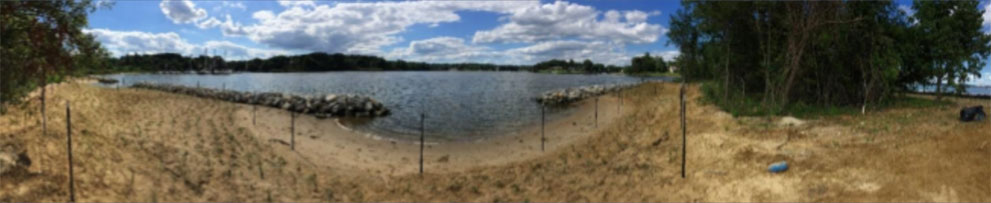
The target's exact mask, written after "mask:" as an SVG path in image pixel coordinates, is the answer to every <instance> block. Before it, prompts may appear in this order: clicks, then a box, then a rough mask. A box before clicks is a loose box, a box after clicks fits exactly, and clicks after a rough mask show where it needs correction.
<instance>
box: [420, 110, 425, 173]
mask: <svg viewBox="0 0 991 203" xmlns="http://www.w3.org/2000/svg"><path fill="white" fill-rule="evenodd" d="M425 118H426V115H425V114H424V113H420V175H421V176H422V175H423V145H424V143H423V142H424V139H423V120H424V119H425Z"/></svg>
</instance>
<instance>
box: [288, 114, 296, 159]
mask: <svg viewBox="0 0 991 203" xmlns="http://www.w3.org/2000/svg"><path fill="white" fill-rule="evenodd" d="M289 135H290V136H289V137H290V138H289V139H290V140H289V149H290V150H293V151H296V112H294V111H289Z"/></svg>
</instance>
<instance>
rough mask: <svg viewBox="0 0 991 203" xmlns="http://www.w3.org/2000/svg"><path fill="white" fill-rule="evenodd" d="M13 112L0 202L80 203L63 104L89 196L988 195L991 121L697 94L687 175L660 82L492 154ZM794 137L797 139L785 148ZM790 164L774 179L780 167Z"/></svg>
mask: <svg viewBox="0 0 991 203" xmlns="http://www.w3.org/2000/svg"><path fill="white" fill-rule="evenodd" d="M50 88H51V89H49V90H50V93H51V98H50V99H49V102H48V105H47V108H48V109H49V111H48V112H47V117H48V118H49V121H48V128H49V131H48V132H49V133H48V134H47V135H42V133H41V127H40V122H38V120H39V119H40V116H39V115H38V113H37V110H38V109H39V106H38V105H39V103H38V102H37V101H36V100H30V101H29V102H28V103H26V104H24V105H21V106H12V107H10V108H9V109H10V111H9V113H8V114H5V115H2V116H0V146H4V147H6V148H11V149H16V150H21V151H24V152H26V154H27V155H28V156H29V157H31V159H32V164H31V166H30V167H29V168H27V169H26V170H24V171H20V172H17V173H12V174H8V175H4V176H0V201H66V200H68V199H67V198H68V185H67V184H68V174H67V172H66V171H67V170H66V165H67V162H66V159H65V157H66V153H65V147H64V146H65V145H64V143H65V132H64V128H63V127H64V126H65V123H64V117H65V111H64V105H65V101H67V100H68V101H71V102H72V107H73V115H72V118H73V123H72V124H73V135H74V136H73V142H74V143H73V144H74V147H73V148H74V149H73V150H74V160H75V161H74V162H75V163H76V164H75V171H76V174H75V177H76V191H77V197H79V200H80V201H234V202H241V201H991V159H989V158H988V157H991V133H989V132H991V131H989V130H991V123H988V122H984V123H960V122H957V121H956V120H954V118H955V114H956V110H958V109H959V107H962V106H968V105H976V104H985V105H987V103H988V101H983V100H971V99H954V102H955V103H956V104H954V105H951V106H946V107H929V108H895V109H888V110H884V111H881V112H871V113H868V114H867V115H849V116H836V117H829V118H822V119H815V120H806V123H805V124H803V125H799V126H786V125H779V122H778V120H779V119H778V118H734V117H732V116H730V115H728V114H726V113H724V112H722V111H720V110H718V109H717V108H715V107H712V106H711V105H707V104H704V103H700V102H698V101H699V93H698V90H697V87H696V86H694V85H691V86H689V88H688V90H689V91H688V95H687V96H688V98H689V99H688V107H689V109H688V129H689V130H688V167H687V168H688V169H689V171H688V178H686V179H682V178H681V177H680V168H681V165H680V164H681V161H680V157H681V156H680V152H681V148H680V146H681V135H680V125H679V123H678V105H677V104H678V101H677V85H676V84H662V83H648V84H644V85H640V86H638V87H635V88H632V89H629V90H625V91H624V92H623V95H624V97H623V106H622V108H621V109H622V112H617V111H616V108H615V105H617V103H618V100H617V98H615V97H612V96H608V95H607V96H604V97H602V98H601V99H600V101H599V105H600V106H599V107H600V108H599V110H600V112H599V116H600V117H599V122H600V123H599V125H598V128H594V127H593V126H594V125H592V124H591V122H592V118H593V116H592V114H593V113H594V106H592V105H594V104H593V103H592V102H591V101H584V102H582V103H579V104H577V105H576V106H575V107H573V108H576V112H575V113H574V114H570V116H568V117H565V118H559V119H556V120H553V121H549V122H548V125H547V135H548V142H547V148H546V151H545V152H541V151H540V134H539V133H540V128H539V126H535V127H533V128H530V129H523V130H521V131H520V132H519V133H517V134H511V135H505V136H499V137H496V138H492V139H489V140H484V141H478V142H459V143H431V142H430V141H428V143H431V144H430V147H429V148H427V149H426V150H425V152H426V154H425V159H426V160H425V164H426V165H425V166H426V168H425V171H426V173H425V174H424V175H422V176H421V175H418V174H417V171H418V165H417V163H418V155H419V154H418V153H419V146H418V145H417V143H414V142H407V141H391V140H387V139H380V138H377V137H376V136H366V135H362V134H361V133H360V132H354V131H349V130H346V129H344V128H342V127H341V126H339V125H338V124H337V123H336V122H335V121H334V120H319V119H316V118H313V117H310V116H300V117H297V119H296V133H297V135H296V150H295V151H293V150H290V149H289V146H288V145H286V144H283V143H287V142H289V140H290V135H289V123H290V122H289V114H288V113H287V112H285V111H281V110H278V109H271V108H261V107H260V108H258V111H257V112H256V113H257V124H252V120H251V118H252V117H251V116H252V107H251V106H247V105H239V104H233V103H227V102H219V101H214V100H208V99H201V98H195V97H190V96H184V95H175V94H168V93H162V92H156V91H150V90H137V89H129V88H123V89H121V90H119V91H117V90H114V89H107V88H99V87H95V86H92V85H91V84H87V83H69V84H59V85H54V86H52V87H50ZM786 140H787V141H786ZM781 160H786V161H788V162H789V164H791V167H792V168H791V169H790V170H789V171H787V172H785V173H781V174H769V173H767V172H766V171H765V169H766V167H767V164H769V163H772V162H776V161H781Z"/></svg>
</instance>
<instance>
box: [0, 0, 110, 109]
mask: <svg viewBox="0 0 991 203" xmlns="http://www.w3.org/2000/svg"><path fill="white" fill-rule="evenodd" d="M95 9H97V7H96V6H95V5H94V4H92V2H91V1H89V0H78V1H3V2H0V38H2V39H0V55H3V56H4V59H3V60H0V67H3V68H0V103H8V102H11V101H17V100H18V98H20V97H21V96H23V95H24V94H25V93H27V92H28V91H30V90H31V89H34V88H35V87H38V86H44V85H45V84H47V83H50V82H56V81H58V80H60V79H61V78H63V77H62V76H64V75H66V74H72V73H79V72H87V71H86V69H97V68H100V67H99V66H101V65H102V64H103V63H104V62H103V61H102V60H104V58H102V57H106V56H107V54H106V53H107V52H106V51H105V50H103V49H102V48H101V47H100V45H99V44H98V43H96V42H95V41H94V40H93V37H92V36H90V35H87V34H85V33H83V32H82V30H81V29H82V28H83V27H85V26H86V25H87V21H86V15H87V14H88V13H89V12H93V11H95ZM45 91H46V90H45V89H44V88H42V91H41V92H42V96H41V100H42V103H44V97H45Z"/></svg>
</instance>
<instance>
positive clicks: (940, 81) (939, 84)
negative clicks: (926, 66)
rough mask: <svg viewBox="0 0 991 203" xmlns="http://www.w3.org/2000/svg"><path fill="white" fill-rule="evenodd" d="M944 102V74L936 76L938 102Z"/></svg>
mask: <svg viewBox="0 0 991 203" xmlns="http://www.w3.org/2000/svg"><path fill="white" fill-rule="evenodd" d="M942 100H943V74H939V76H936V101H942Z"/></svg>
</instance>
